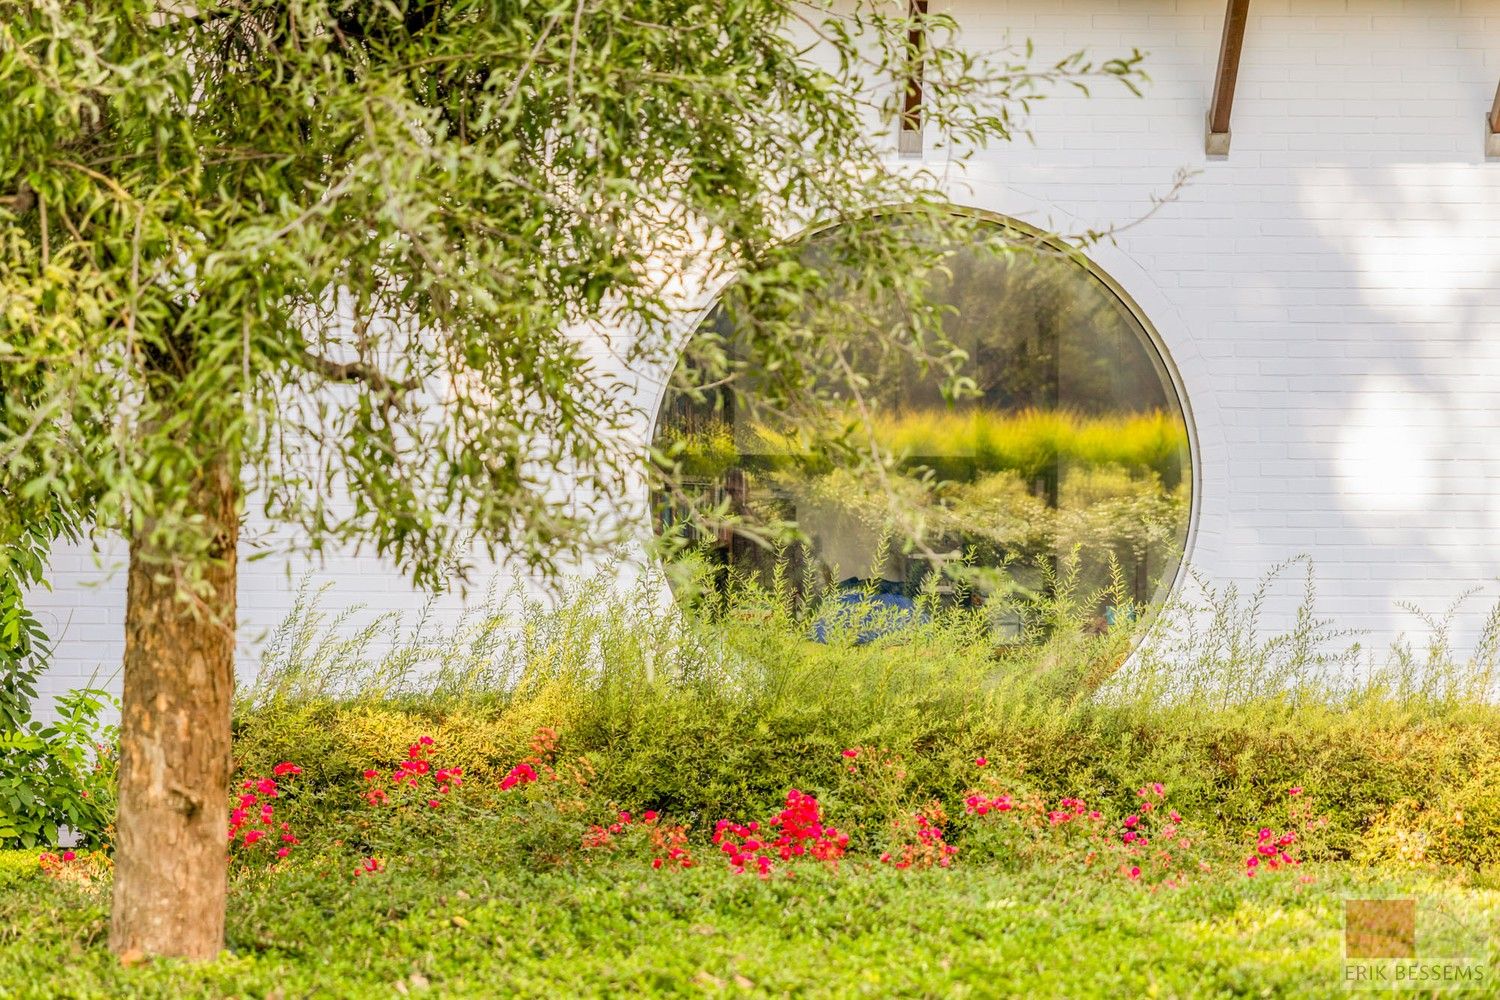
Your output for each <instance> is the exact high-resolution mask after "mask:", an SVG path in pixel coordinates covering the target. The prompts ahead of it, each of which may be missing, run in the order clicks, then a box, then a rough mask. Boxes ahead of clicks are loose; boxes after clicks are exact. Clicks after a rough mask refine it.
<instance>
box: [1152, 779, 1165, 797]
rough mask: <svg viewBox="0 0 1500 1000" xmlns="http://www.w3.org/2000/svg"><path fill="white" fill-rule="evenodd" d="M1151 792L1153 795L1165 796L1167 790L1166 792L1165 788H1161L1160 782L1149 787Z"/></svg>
mask: <svg viewBox="0 0 1500 1000" xmlns="http://www.w3.org/2000/svg"><path fill="white" fill-rule="evenodd" d="M1151 790H1152V791H1153V792H1155V793H1156V794H1157V795H1165V794H1167V790H1166V788H1165V787H1163V786H1162V783H1161V782H1160V781H1158V782H1155V783H1154V784H1153V785H1152V786H1151Z"/></svg>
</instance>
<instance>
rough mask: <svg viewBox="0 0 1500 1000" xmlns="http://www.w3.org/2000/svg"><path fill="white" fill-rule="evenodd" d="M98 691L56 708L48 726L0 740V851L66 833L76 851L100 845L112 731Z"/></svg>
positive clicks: (109, 800)
mask: <svg viewBox="0 0 1500 1000" xmlns="http://www.w3.org/2000/svg"><path fill="white" fill-rule="evenodd" d="M107 699H108V696H107V695H106V694H105V693H104V692H103V691H93V690H83V691H71V692H69V693H68V694H66V695H64V696H62V697H61V698H59V699H58V700H57V706H56V712H57V715H58V720H57V721H56V722H52V723H47V724H43V723H41V722H39V721H34V722H32V723H31V724H30V725H29V726H27V727H26V728H25V729H24V730H20V731H11V732H0V846H7V845H16V844H18V845H20V846H22V847H35V846H37V845H39V844H55V843H57V839H58V829H59V828H60V827H63V826H66V827H68V828H69V829H70V830H72V831H73V832H74V833H75V834H76V835H77V836H78V837H79V838H80V839H81V841H82V842H83V843H86V844H94V843H102V842H104V841H106V840H107V839H108V835H109V830H110V828H111V825H112V823H113V821H114V774H115V759H114V754H113V749H112V746H111V743H112V741H113V734H112V730H110V729H107V728H105V727H102V726H101V725H100V723H99V716H100V714H101V712H102V711H103V710H104V706H105V704H106V703H107Z"/></svg>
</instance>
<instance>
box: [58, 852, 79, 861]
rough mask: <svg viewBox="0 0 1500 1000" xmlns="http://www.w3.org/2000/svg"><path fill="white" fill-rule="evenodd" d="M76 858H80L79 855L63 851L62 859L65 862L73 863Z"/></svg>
mask: <svg viewBox="0 0 1500 1000" xmlns="http://www.w3.org/2000/svg"><path fill="white" fill-rule="evenodd" d="M76 857H78V855H76V854H74V853H73V852H72V851H63V852H62V859H63V860H64V861H72V860H73V859H74V858H76Z"/></svg>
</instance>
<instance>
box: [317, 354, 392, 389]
mask: <svg viewBox="0 0 1500 1000" xmlns="http://www.w3.org/2000/svg"><path fill="white" fill-rule="evenodd" d="M302 364H303V367H305V368H306V369H307V370H308V371H311V372H316V373H317V374H319V375H321V376H323V377H324V378H325V379H327V380H328V381H330V382H363V383H364V384H365V385H368V386H369V387H370V388H372V389H374V390H375V391H377V392H381V393H386V394H388V395H395V394H396V393H398V392H415V391H416V389H417V388H418V387H419V385H420V383H418V382H415V381H412V380H409V379H408V380H396V379H392V378H389V377H387V376H386V374H385V373H384V372H382V371H380V369H378V368H375V367H374V366H372V365H367V364H365V363H364V362H362V361H334V360H332V359H331V358H325V357H323V356H322V355H319V354H314V353H312V352H311V351H304V352H303V353H302Z"/></svg>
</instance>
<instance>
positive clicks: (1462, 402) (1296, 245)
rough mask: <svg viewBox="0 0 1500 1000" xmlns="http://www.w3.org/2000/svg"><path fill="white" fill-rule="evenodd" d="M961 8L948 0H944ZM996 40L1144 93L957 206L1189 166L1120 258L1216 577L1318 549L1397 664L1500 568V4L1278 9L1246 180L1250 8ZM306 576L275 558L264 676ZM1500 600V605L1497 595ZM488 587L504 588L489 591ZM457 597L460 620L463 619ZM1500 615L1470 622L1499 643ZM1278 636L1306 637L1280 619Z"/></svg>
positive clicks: (1024, 23) (1477, 606)
mask: <svg viewBox="0 0 1500 1000" xmlns="http://www.w3.org/2000/svg"><path fill="white" fill-rule="evenodd" d="M938 6H939V4H938V2H937V0H934V4H933V7H934V9H936V8H937V7H938ZM950 9H951V10H952V12H953V13H954V14H955V15H956V16H957V17H958V18H959V20H960V22H961V23H962V24H963V25H964V26H965V31H966V35H967V39H968V41H969V43H970V44H972V45H976V46H983V45H993V44H996V43H997V42H998V40H1000V39H1001V38H1003V37H1004V35H1005V33H1006V32H1007V31H1008V32H1010V34H1011V36H1012V37H1013V38H1016V39H1018V40H1020V39H1024V38H1027V37H1030V38H1032V39H1033V40H1034V41H1035V42H1036V44H1037V46H1038V54H1039V57H1041V58H1046V57H1048V56H1056V55H1061V54H1063V53H1064V52H1067V51H1071V50H1073V49H1077V48H1086V49H1088V50H1089V51H1090V52H1091V54H1093V55H1096V56H1099V57H1105V56H1110V55H1116V54H1121V53H1124V52H1127V51H1128V50H1129V49H1130V48H1132V47H1139V48H1141V49H1143V50H1146V51H1147V52H1148V53H1149V56H1148V59H1147V63H1146V67H1147V70H1148V72H1149V73H1150V75H1151V77H1152V82H1151V83H1150V84H1149V85H1148V87H1147V89H1146V94H1145V97H1144V98H1139V99H1138V98H1135V97H1131V96H1129V95H1127V94H1125V93H1123V92H1122V91H1120V90H1119V89H1117V88H1112V87H1109V86H1103V85H1101V86H1100V87H1098V88H1096V91H1095V94H1094V96H1093V97H1092V98H1089V99H1084V98H1081V97H1073V96H1067V95H1061V96H1059V97H1057V98H1055V99H1049V100H1047V101H1044V102H1042V103H1041V104H1039V105H1038V106H1037V109H1036V112H1035V114H1034V115H1033V118H1032V121H1031V125H1032V127H1033V130H1034V132H1035V137H1036V141H1035V143H1034V144H1027V143H1026V142H1025V141H1024V140H1022V141H1019V142H1017V143H1016V144H1014V145H1011V146H1006V147H1002V148H997V149H995V150H992V151H990V152H988V153H986V154H985V155H983V156H982V157H981V158H980V161H979V162H978V163H977V164H975V165H974V166H973V167H972V168H971V169H970V170H969V171H968V173H967V176H965V177H959V176H957V175H956V174H952V175H950V176H951V180H950V183H951V184H952V189H953V192H954V195H955V197H956V198H957V199H958V200H960V201H965V202H969V203H971V204H974V205H976V206H978V207H983V208H988V209H992V210H995V211H1000V212H1004V213H1007V214H1012V215H1015V216H1018V217H1021V218H1023V219H1026V220H1028V221H1031V222H1034V223H1036V224H1039V225H1043V226H1049V227H1051V228H1056V229H1060V230H1063V231H1070V230H1072V231H1076V230H1078V229H1080V228H1082V227H1085V226H1100V225H1106V224H1109V223H1124V222H1129V221H1131V220H1132V219H1135V218H1137V217H1138V216H1140V215H1142V214H1143V213H1144V212H1145V211H1146V210H1147V209H1148V208H1149V207H1150V198H1151V195H1152V194H1153V193H1159V192H1164V191H1165V190H1167V189H1168V188H1169V187H1170V184H1171V180H1172V176H1173V174H1174V172H1175V171H1176V170H1177V169H1179V168H1182V167H1187V168H1192V169H1197V170H1200V171H1201V172H1200V173H1199V174H1198V175H1197V176H1196V177H1194V178H1193V179H1192V180H1191V182H1190V183H1189V185H1188V187H1187V188H1186V189H1185V190H1184V191H1183V192H1182V195H1181V197H1180V198H1179V199H1178V200H1177V201H1176V202H1175V203H1173V204H1170V205H1167V206H1165V207H1164V208H1163V209H1162V210H1161V211H1160V212H1159V213H1157V214H1156V215H1155V216H1154V217H1153V218H1151V219H1150V220H1148V221H1146V222H1144V223H1142V224H1141V225H1139V226H1138V227H1135V228H1133V229H1129V230H1128V231H1126V232H1123V233H1122V234H1121V235H1120V236H1119V239H1118V245H1117V246H1110V245H1104V246H1101V247H1099V248H1097V249H1096V250H1095V251H1094V252H1093V256H1094V257H1095V259H1096V260H1097V261H1098V263H1099V264H1101V265H1102V266H1103V267H1104V268H1105V270H1107V271H1108V272H1109V273H1110V274H1111V275H1112V276H1113V277H1114V278H1115V279H1116V280H1117V281H1118V282H1119V283H1120V284H1121V285H1122V286H1124V288H1125V289H1126V291H1127V292H1129V294H1130V295H1131V296H1132V297H1133V298H1135V299H1136V301H1137V302H1138V303H1139V305H1140V306H1141V307H1142V308H1143V310H1144V311H1145V313H1146V315H1147V316H1149V317H1150V318H1151V319H1152V321H1153V322H1154V323H1155V325H1156V326H1157V328H1158V330H1159V332H1160V334H1161V338H1162V340H1163V342H1164V343H1165V345H1166V347H1167V349H1168V350H1169V351H1170V352H1171V355H1172V358H1173V360H1174V362H1175V364H1176V367H1177V369H1178V371H1179V373H1180V375H1181V378H1182V381H1183V384H1184V386H1185V388H1186V391H1187V395H1188V401H1189V403H1190V405H1191V408H1192V410H1193V415H1194V420H1195V423H1196V432H1197V439H1198V448H1199V457H1200V462H1201V466H1200V470H1199V473H1200V496H1199V511H1198V518H1197V524H1196V530H1195V534H1194V542H1193V548H1192V552H1191V561H1192V565H1193V566H1194V568H1195V569H1196V570H1197V571H1198V572H1199V573H1201V574H1203V575H1204V576H1205V577H1207V578H1208V579H1210V580H1212V581H1218V582H1226V581H1233V580H1238V581H1243V582H1252V581H1254V580H1255V579H1256V578H1258V577H1259V576H1260V574H1261V573H1262V572H1263V571H1264V570H1265V569H1266V568H1267V567H1268V566H1269V565H1271V564H1272V563H1275V562H1277V561H1279V560H1282V559H1284V558H1286V557H1288V556H1292V555H1296V554H1301V553H1305V554H1308V555H1310V556H1311V557H1312V558H1313V560H1314V561H1315V564H1316V568H1317V572H1318V575H1319V578H1320V579H1321V581H1322V607H1323V608H1324V609H1325V610H1326V611H1327V612H1328V613H1330V614H1333V615H1336V616H1337V617H1338V618H1339V619H1340V621H1341V623H1342V624H1345V625H1348V626H1353V627H1359V628H1365V629H1368V630H1370V633H1371V635H1370V639H1371V640H1372V641H1374V642H1376V643H1377V644H1379V643H1382V642H1383V641H1384V640H1387V639H1389V638H1390V637H1392V636H1393V635H1394V634H1396V633H1397V632H1398V631H1401V630H1408V631H1414V627H1415V622H1413V621H1412V620H1410V618H1409V617H1407V616H1406V615H1404V614H1403V613H1402V612H1401V611H1399V610H1398V609H1397V608H1396V606H1395V605H1396V602H1397V601H1399V600H1407V601H1412V602H1415V603H1417V604H1420V605H1422V606H1423V607H1426V608H1428V609H1431V610H1440V609H1441V608H1443V607H1444V606H1446V605H1447V604H1448V603H1449V602H1450V601H1451V600H1452V599H1453V598H1454V597H1455V596H1456V595H1457V594H1459V593H1460V592H1462V591H1463V590H1465V589H1467V588H1469V587H1471V586H1474V585H1485V584H1489V583H1491V581H1493V579H1494V578H1495V577H1496V576H1497V574H1500V501H1497V499H1495V495H1496V494H1497V493H1500V304H1497V302H1496V301H1495V292H1494V289H1495V288H1496V287H1497V284H1500V161H1491V162H1486V161H1485V160H1484V157H1483V135H1482V130H1483V125H1482V122H1483V116H1484V113H1485V111H1486V110H1487V109H1488V108H1489V106H1490V101H1491V100H1492V98H1493V96H1494V92H1495V86H1496V82H1497V80H1500V0H1404V2H1403V0H1344V2H1335V0H1252V4H1251V16H1250V22H1249V27H1248V30H1247V32H1246V38H1245V53H1244V61H1243V64H1242V68H1241V73H1240V81H1239V89H1238V93H1237V95H1236V99H1235V106H1234V119H1233V146H1232V151H1231V154H1230V156H1229V158H1228V159H1227V160H1223V161H1212V162H1210V161H1207V160H1206V159H1205V156H1204V146H1203V143H1204V116H1205V112H1206V109H1207V102H1208V95H1209V90H1210V88H1211V86H1212V83H1213V75H1214V64H1215V59H1216V56H1217V50H1218V41H1219V32H1220V26H1221V23H1222V22H1221V18H1222V16H1223V9H1224V5H1223V3H1222V0H1176V2H1174V0H1118V2H1111V0H1046V2H1044V0H957V2H953V3H952V4H951V7H950ZM121 561H122V560H121V557H120V553H119V551H118V549H113V550H111V551H109V552H108V553H106V555H105V556H104V557H103V559H102V564H103V568H102V569H101V568H100V565H99V561H98V560H96V559H95V557H94V556H93V555H92V554H91V553H89V552H87V551H78V550H65V551H61V552H59V553H58V555H57V557H56V559H55V560H54V562H53V572H52V575H53V579H54V583H55V586H56V590H55V591H54V592H53V593H52V594H50V595H41V596H40V597H39V599H38V606H39V607H40V608H41V610H42V611H43V612H44V614H45V615H46V617H47V619H48V622H49V625H50V626H51V627H52V629H53V632H54V635H55V636H56V637H57V638H58V640H59V648H58V653H57V664H56V668H55V670H54V671H53V673H52V675H51V676H50V677H49V678H48V679H47V688H48V690H49V691H57V690H61V689H64V688H66V687H68V686H71V685H74V684H77V683H80V682H81V681H82V680H86V679H87V678H88V677H89V676H90V675H91V674H93V673H94V672H95V671H99V672H100V673H101V676H103V675H109V674H112V673H114V672H115V671H117V669H118V663H119V657H120V630H121V623H122V619H123V573H122V572H119V571H116V572H113V573H110V572H109V568H110V567H118V566H119V565H120V563H121ZM304 569H305V567H303V566H302V565H300V564H295V565H292V566H291V567H290V568H289V567H288V565H287V564H286V563H285V562H283V561H279V560H267V561H262V562H258V563H252V564H248V565H246V566H245V569H244V573H243V576H242V580H241V586H240V604H241V609H242V618H243V620H244V625H243V628H242V637H243V639H244V661H245V666H246V667H247V668H252V667H253V663H254V645H255V640H256V638H257V636H259V635H261V634H263V633H264V631H265V630H266V629H268V628H270V627H272V626H274V625H275V623H276V622H277V621H278V620H279V619H280V618H281V617H282V616H283V615H284V613H285V611H286V608H287V607H288V606H289V605H290V603H291V600H292V597H293V592H294V591H295V587H296V583H297V581H298V579H299V578H300V576H301V575H302V573H303V571H304ZM316 577H317V578H318V579H326V580H331V581H333V582H334V583H335V584H336V589H335V591H334V593H333V596H332V600H333V601H334V603H336V604H349V603H356V602H363V603H366V604H368V605H370V606H371V608H372V610H373V611H378V610H386V609H409V610H410V609H415V608H416V607H418V606H420V604H421V603H422V601H423V599H422V598H421V597H419V596H416V595H413V594H412V593H411V591H410V589H409V588H408V587H406V585H405V584H404V583H403V582H402V581H401V580H400V579H399V578H397V577H396V576H394V575H393V574H391V573H390V572H388V571H383V570H382V569H381V568H380V567H379V566H378V564H376V563H374V562H373V561H371V560H369V559H363V560H355V559H352V558H349V557H342V558H331V559H329V560H328V561H327V562H326V564H324V565H323V566H322V567H321V568H319V569H318V570H317V572H316ZM1493 589H1494V588H1493V587H1492V588H1491V595H1493ZM481 592H482V590H481ZM458 603H459V601H458V599H457V598H449V599H446V600H445V602H444V606H445V607H447V608H448V609H449V611H450V612H451V611H452V610H453V609H455V608H456V607H457V606H458ZM1483 606H1484V602H1483V601H1476V602H1472V603H1471V604H1470V605H1469V606H1468V608H1467V613H1466V614H1464V615H1461V616H1460V626H1461V628H1460V631H1459V639H1460V641H1463V640H1464V639H1465V637H1466V634H1467V635H1472V630H1473V628H1475V627H1476V625H1477V619H1478V616H1479V615H1480V613H1481V612H1482V610H1483ZM1270 624H1272V625H1281V624H1285V623H1284V622H1274V621H1273V622H1271V623H1270Z"/></svg>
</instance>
